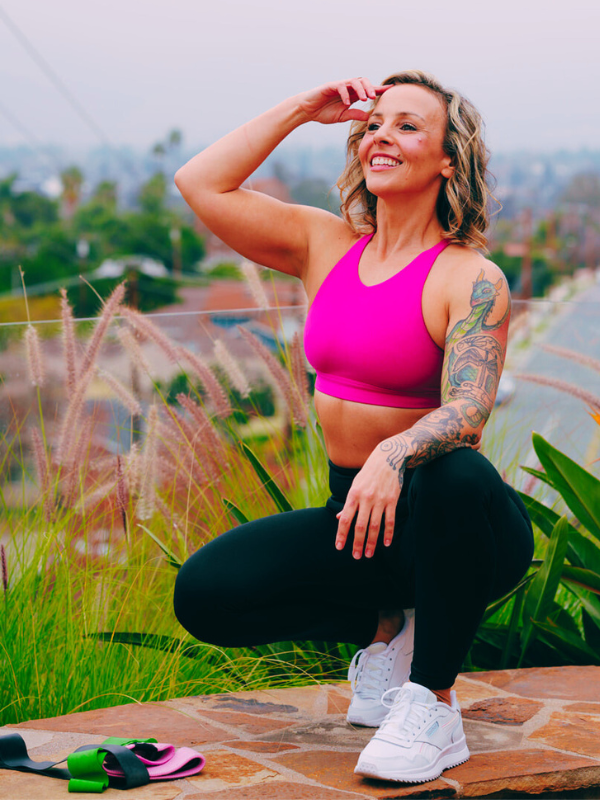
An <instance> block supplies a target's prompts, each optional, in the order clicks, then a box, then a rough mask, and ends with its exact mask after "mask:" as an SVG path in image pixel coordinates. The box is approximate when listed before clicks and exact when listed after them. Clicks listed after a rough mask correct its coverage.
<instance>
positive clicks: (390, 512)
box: [383, 504, 396, 547]
mask: <svg viewBox="0 0 600 800" xmlns="http://www.w3.org/2000/svg"><path fill="white" fill-rule="evenodd" d="M395 527H396V505H395V504H391V505H387V506H386V507H385V528H384V530H383V543H384V545H385V546H386V547H389V546H390V545H391V543H392V539H393V538H394V528H395Z"/></svg>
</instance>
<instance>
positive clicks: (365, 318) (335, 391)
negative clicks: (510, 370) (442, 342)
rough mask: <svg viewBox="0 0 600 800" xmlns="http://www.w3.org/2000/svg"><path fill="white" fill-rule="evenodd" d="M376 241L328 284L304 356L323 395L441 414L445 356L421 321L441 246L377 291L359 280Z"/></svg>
mask: <svg viewBox="0 0 600 800" xmlns="http://www.w3.org/2000/svg"><path fill="white" fill-rule="evenodd" d="M372 236H373V234H370V235H368V236H364V237H363V238H362V239H359V240H358V242H356V243H355V244H354V245H353V246H352V247H351V248H350V250H348V252H347V253H346V255H344V256H342V258H341V259H340V260H339V261H338V263H337V264H336V265H335V267H334V268H333V269H332V270H331V272H330V273H329V275H327V277H326V278H325V280H324V281H323V283H322V284H321V287H320V288H319V291H318V292H317V295H316V297H315V299H314V301H313V304H312V305H311V307H310V310H309V312H308V316H307V318H306V327H305V330H304V348H305V351H306V357H307V359H308V360H309V362H310V363H311V364H312V366H313V367H314V368H315V370H316V373H317V382H316V388H317V389H318V390H319V391H320V392H323V393H324V394H328V395H331V396H332V397H339V398H341V399H342V400H353V401H354V402H356V403H367V404H368V405H375V406H391V407H393V408H437V407H438V406H439V405H440V404H441V397H440V382H441V375H442V361H443V358H444V351H443V350H442V349H441V348H439V347H438V346H437V344H436V343H435V342H434V341H433V339H432V338H431V336H430V335H429V332H428V330H427V328H426V327H425V322H424V320H423V311H422V308H421V299H422V295H423V286H424V285H425V281H426V280H427V276H428V275H429V271H430V270H431V267H432V266H433V263H434V261H435V260H436V258H437V257H438V255H439V254H440V253H441V252H442V250H444V248H445V247H446V246H447V245H448V242H447V241H441V242H439V243H438V244H436V245H435V246H434V247H432V248H430V249H429V250H426V251H425V252H424V253H421V254H420V255H418V256H417V257H416V258H415V259H414V260H413V261H411V262H410V264H408V265H407V266H406V267H404V269H402V270H400V272H398V273H396V275H393V276H392V277H391V278H388V279H387V280H386V281H383V282H382V283H377V284H375V285H374V286H365V284H364V283H363V282H362V281H361V279H360V277H359V274H358V265H359V261H360V257H361V255H362V253H363V250H364V249H365V247H366V246H367V244H368V243H369V242H370V241H371V238H372Z"/></svg>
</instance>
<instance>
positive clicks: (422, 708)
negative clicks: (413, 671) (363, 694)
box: [354, 681, 470, 783]
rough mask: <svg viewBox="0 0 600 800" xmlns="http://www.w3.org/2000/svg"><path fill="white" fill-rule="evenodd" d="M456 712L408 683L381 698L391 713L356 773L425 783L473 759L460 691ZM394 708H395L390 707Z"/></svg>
mask: <svg viewBox="0 0 600 800" xmlns="http://www.w3.org/2000/svg"><path fill="white" fill-rule="evenodd" d="M450 696H451V698H452V707H450V706H449V705H447V704H446V703H441V702H439V701H438V700H437V698H436V696H435V695H434V694H433V692H431V691H429V689H427V688H426V687H425V686H421V685H420V684H418V683H411V682H410V681H407V682H406V683H405V684H404V686H402V688H394V689H390V690H389V691H387V692H386V693H385V695H384V697H383V700H384V703H386V704H387V705H388V707H389V708H390V711H389V713H388V715H387V717H386V718H385V720H384V721H383V722H382V723H381V727H380V728H379V730H378V731H377V733H376V734H375V736H373V738H372V739H371V741H370V742H369V744H368V745H367V746H366V747H365V749H364V750H363V751H362V753H361V754H360V756H359V759H358V764H357V765H356V769H355V770H354V772H355V773H356V774H357V775H364V776H365V777H367V778H379V779H381V780H386V781H402V782H403V783H422V782H423V781H432V780H434V779H435V778H439V776H440V775H441V774H442V772H443V771H444V770H445V769H449V768H450V767H455V766H457V765H458V764H462V763H463V762H464V761H467V760H468V759H469V757H470V753H469V748H468V747H467V740H466V738H465V733H464V731H463V726H462V718H461V715H460V706H459V705H458V701H457V699H456V692H455V691H452V692H450ZM390 703H391V705H390Z"/></svg>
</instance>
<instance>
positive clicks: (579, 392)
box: [515, 373, 600, 412]
mask: <svg viewBox="0 0 600 800" xmlns="http://www.w3.org/2000/svg"><path fill="white" fill-rule="evenodd" d="M515 377H516V378H520V380H522V381H529V382H530V383H537V384H539V385H540V386H550V387H552V388H553V389H558V391H559V392H565V393H566V394H570V395H572V396H573V397H576V398H577V399H578V400H583V402H584V403H587V404H588V406H591V407H592V409H593V410H594V411H596V412H599V411H600V397H598V396H597V395H595V394H592V392H588V391H586V390H585V389H580V388H579V386H575V384H574V383H568V382H567V381H561V380H559V379H558V378H547V377H546V376H545V375H532V374H529V373H520V374H518V375H515Z"/></svg>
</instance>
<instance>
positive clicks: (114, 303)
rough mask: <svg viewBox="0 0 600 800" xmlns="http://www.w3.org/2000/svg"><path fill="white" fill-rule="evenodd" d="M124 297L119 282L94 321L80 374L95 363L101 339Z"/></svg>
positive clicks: (83, 373) (123, 287) (123, 286)
mask: <svg viewBox="0 0 600 800" xmlns="http://www.w3.org/2000/svg"><path fill="white" fill-rule="evenodd" d="M124 299H125V284H124V283H120V284H119V285H118V286H117V288H116V289H115V290H114V291H113V293H112V294H111V296H110V297H109V298H108V300H107V301H106V302H105V303H104V308H103V309H102V313H101V314H100V316H99V317H98V322H97V323H96V327H95V329H94V333H93V334H92V337H91V339H90V341H89V342H88V346H87V347H86V349H85V353H84V354H83V361H82V364H81V375H85V373H86V372H87V371H88V370H89V369H91V368H92V366H93V365H94V364H95V362H96V358H97V357H98V353H99V352H100V345H101V344H102V340H103V339H104V336H105V335H106V332H107V330H108V328H109V326H110V323H111V322H112V319H113V317H114V316H115V314H116V313H117V311H118V310H119V306H120V305H121V303H122V302H123V300H124Z"/></svg>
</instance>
